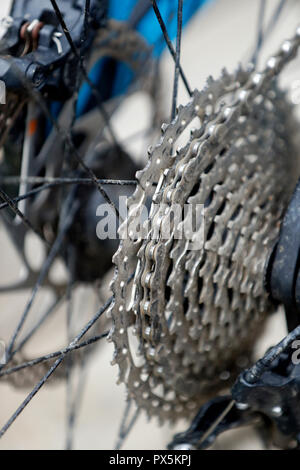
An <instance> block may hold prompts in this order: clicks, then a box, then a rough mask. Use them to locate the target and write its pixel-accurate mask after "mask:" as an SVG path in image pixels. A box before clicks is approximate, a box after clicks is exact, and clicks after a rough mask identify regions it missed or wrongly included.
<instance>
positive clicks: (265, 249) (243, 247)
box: [109, 29, 300, 422]
mask: <svg viewBox="0 0 300 470" xmlns="http://www.w3.org/2000/svg"><path fill="white" fill-rule="evenodd" d="M299 43H300V29H298V30H297V33H296V35H295V36H294V38H293V39H292V40H291V41H286V42H285V43H284V44H283V46H282V48H281V50H280V52H279V53H278V54H277V55H276V56H274V57H272V58H271V59H270V60H269V61H268V63H267V67H266V69H265V70H264V72H263V73H257V72H255V71H251V70H249V71H244V70H242V69H241V68H240V69H239V70H238V71H237V72H236V73H235V74H232V75H231V74H229V73H228V72H227V71H226V70H224V71H223V73H222V76H221V78H220V79H219V80H213V79H212V78H211V77H210V78H209V79H208V81H207V84H206V86H205V88H204V89H203V90H202V91H200V92H199V91H197V90H196V91H195V92H194V94H193V98H192V101H191V102H190V103H189V104H188V105H187V106H185V107H182V106H181V107H179V109H178V114H177V116H176V118H175V120H174V121H173V122H171V123H170V124H164V125H163V126H162V133H163V135H162V138H161V141H160V142H159V144H158V145H157V146H156V147H155V148H154V149H150V150H149V160H148V163H147V165H146V167H145V169H144V170H142V171H140V172H138V173H137V180H138V185H137V189H136V191H135V193H134V194H133V196H132V197H131V198H129V200H128V217H127V219H126V220H125V222H124V223H123V224H122V225H121V227H120V229H119V235H120V238H121V241H120V245H119V249H118V251H117V252H116V254H115V255H114V258H113V261H114V263H115V265H116V269H115V277H114V279H113V282H112V285H111V287H112V291H113V294H114V303H113V305H112V307H111V308H110V311H109V315H111V317H112V320H113V326H112V329H111V332H110V340H111V341H112V342H113V343H114V348H115V351H114V359H113V363H114V364H118V367H119V382H124V383H125V384H126V386H127V390H128V394H129V396H130V397H132V398H134V399H135V401H136V403H137V406H138V407H140V408H143V409H144V410H145V411H146V412H147V414H148V416H149V417H152V416H157V417H158V418H159V420H160V421H161V422H163V421H165V420H170V421H175V420H176V419H178V418H181V417H189V416H191V415H193V414H194V412H195V409H196V408H197V407H198V406H199V405H201V404H202V403H203V401H205V400H207V399H208V398H209V397H210V396H211V395H212V394H213V393H215V392H216V390H218V389H220V388H224V387H225V386H226V381H224V378H228V377H230V378H233V377H235V376H236V374H237V372H236V370H237V368H238V364H239V357H240V356H243V355H247V354H248V352H249V350H251V347H252V346H253V343H254V341H255V339H256V337H257V335H258V334H259V332H260V331H261V329H262V325H263V321H264V320H265V318H266V317H267V315H268V314H269V313H271V312H272V311H274V310H275V308H276V307H275V306H274V305H273V304H272V303H271V302H270V300H269V299H268V296H267V294H266V292H265V291H264V288H263V284H264V266H265V263H266V260H267V258H268V256H269V253H270V250H271V247H272V246H273V244H274V241H275V239H276V237H277V234H278V231H279V226H280V221H281V219H282V215H283V212H284V209H285V207H286V205H287V203H288V200H289V197H290V194H291V191H292V190H293V188H294V185H295V183H296V180H297V175H298V174H299V168H298V166H299V165H298V161H297V160H298V151H297V145H296V142H295V137H296V132H297V123H296V121H295V120H294V117H293V109H292V107H291V105H290V104H289V103H288V101H287V99H286V96H285V94H284V93H283V92H282V91H280V89H279V88H278V86H277V83H276V76H277V75H278V74H279V72H280V71H281V70H282V68H283V67H284V65H285V64H286V63H288V62H289V61H290V60H291V59H292V58H293V57H294V56H295V54H296V52H297V49H298V47H299ZM226 103H227V104H226ZM195 121H198V126H197V128H196V130H194V131H193V132H192V133H191V136H190V137H189V138H188V139H186V140H187V141H186V143H185V145H184V146H182V147H181V148H177V149H176V147H178V140H179V138H183V132H184V131H185V130H186V129H187V127H188V126H189V125H191V123H193V125H194V124H195ZM175 150H177V151H175ZM147 201H152V202H151V210H150V215H149V216H148V218H147V219H146V221H144V223H143V224H142V223H141V222H140V220H141V219H140V218H141V214H142V210H143V206H144V205H145V204H147ZM174 203H176V204H179V205H180V207H181V208H182V210H183V207H184V204H187V205H188V206H191V207H192V208H195V207H196V204H198V203H202V204H204V206H205V209H204V221H202V224H204V225H201V224H200V225H198V226H197V229H198V234H199V237H200V235H201V233H202V232H201V230H203V231H204V240H203V247H202V248H200V249H199V250H196V251H195V250H190V249H189V245H188V244H187V240H186V239H181V240H180V239H176V237H175V229H177V228H178V227H176V226H175V225H174V224H173V226H172V224H171V229H172V230H171V236H170V238H169V239H166V240H165V239H163V236H162V235H163V230H164V229H165V227H166V226H167V224H168V223H169V221H170V211H171V208H172V204H174ZM184 221H185V216H184V217H183V221H182V223H181V224H182V225H183V224H184ZM139 225H141V226H142V228H143V230H144V232H145V233H146V236H144V237H142V236H141V235H140V234H139V233H137V232H134V233H132V232H133V229H134V228H136V227H138V226H139ZM140 228H141V227H140ZM131 233H132V235H131ZM132 276H133V280H131V281H130V279H132ZM250 359H251V358H250Z"/></svg>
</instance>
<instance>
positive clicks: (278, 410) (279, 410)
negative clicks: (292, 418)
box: [271, 406, 282, 417]
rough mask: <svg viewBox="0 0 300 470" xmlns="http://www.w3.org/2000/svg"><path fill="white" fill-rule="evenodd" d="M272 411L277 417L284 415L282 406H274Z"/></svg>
mask: <svg viewBox="0 0 300 470" xmlns="http://www.w3.org/2000/svg"><path fill="white" fill-rule="evenodd" d="M271 411H272V415H273V416H275V417H279V416H281V415H282V408H281V406H274V407H273V408H272V410H271Z"/></svg>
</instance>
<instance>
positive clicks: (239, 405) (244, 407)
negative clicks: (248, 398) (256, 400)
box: [235, 402, 249, 411]
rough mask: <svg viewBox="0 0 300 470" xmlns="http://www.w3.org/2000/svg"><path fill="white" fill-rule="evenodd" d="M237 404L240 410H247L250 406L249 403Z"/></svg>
mask: <svg viewBox="0 0 300 470" xmlns="http://www.w3.org/2000/svg"><path fill="white" fill-rule="evenodd" d="M235 406H236V407H237V409H238V410H240V411H245V410H247V409H248V408H249V405H248V403H239V402H238V403H236V404H235Z"/></svg>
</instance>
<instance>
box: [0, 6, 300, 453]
mask: <svg viewBox="0 0 300 470" xmlns="http://www.w3.org/2000/svg"><path fill="white" fill-rule="evenodd" d="M16 1H18V0H16ZM259 4H260V2H259V0H243V1H242V2H241V1H239V0H215V1H211V2H210V3H209V4H208V5H207V6H206V7H205V8H203V9H202V10H201V12H200V13H199V14H197V15H196V16H195V17H194V18H193V20H192V21H191V23H190V24H189V26H188V27H187V28H186V29H185V31H184V34H183V41H182V55H181V64H182V67H183V69H184V70H185V73H186V75H187V77H188V79H189V82H190V83H191V84H192V87H193V88H201V87H202V86H203V85H204V83H205V80H206V78H207V77H208V75H213V76H214V77H218V75H219V74H220V71H221V69H222V68H223V67H224V66H226V68H227V69H228V70H229V71H232V70H234V68H235V67H236V66H237V64H238V63H239V62H240V61H242V62H246V61H247V59H249V57H250V55H251V53H252V51H253V48H254V45H255V38H256V30H257V17H258V10H259ZM275 4H277V2H275V1H268V2H267V15H266V17H267V18H268V17H270V14H271V11H273V9H274V7H275ZM9 7H10V1H7V0H2V1H1V3H0V16H1V17H3V16H5V15H6V14H7V12H8V11H9ZM299 18H300V5H299V2H298V1H296V0H295V1H294V0H286V5H285V8H284V11H283V13H282V16H281V18H280V21H279V23H278V25H277V26H276V28H275V29H274V31H273V33H272V34H271V35H270V37H269V39H268V41H267V43H266V44H265V46H264V48H263V51H262V54H261V56H260V63H259V66H262V64H263V63H264V60H265V59H266V57H268V55H269V54H270V53H272V52H273V51H276V49H277V47H278V46H279V45H280V43H281V42H282V40H284V39H286V38H288V37H289V36H291V35H292V34H293V32H294V30H295V27H296V26H297V23H298V20H299ZM161 71H162V77H163V85H162V86H163V98H164V104H163V105H164V107H165V115H166V116H168V115H169V111H170V109H171V89H172V83H173V75H174V65H173V61H172V60H171V59H170V56H169V54H168V51H165V52H164V56H163V59H162V63H161ZM297 79H300V68H299V60H298V59H297V60H295V61H294V62H293V63H292V64H291V65H290V66H289V67H288V70H287V71H286V73H285V74H284V76H283V77H282V85H283V86H284V87H286V88H288V89H289V90H291V87H292V84H293V83H294V82H295V81H296V80H297ZM178 102H179V103H183V104H184V103H186V102H187V96H186V93H185V91H184V89H183V87H182V85H181V84H180V89H179V99H178ZM146 114H147V113H146V111H145V101H144V97H143V96H139V95H137V96H134V97H132V98H131V101H130V105H129V104H128V103H127V106H126V109H120V111H118V113H117V115H116V116H115V118H114V119H115V128H116V129H118V132H119V134H120V136H122V135H123V136H126V135H128V126H129V125H130V132H132V125H133V123H134V124H135V126H136V127H137V129H136V130H138V127H139V126H141V127H142V126H143V125H144V123H145V120H147V116H146ZM154 143H155V142H154ZM146 150H147V149H146V148H144V149H142V148H140V147H139V149H138V151H136V155H137V158H140V159H141V160H143V161H146V154H147V152H146ZM31 243H32V245H30V247H29V249H30V250H34V257H35V262H36V263H38V257H39V246H38V245H37V242H36V241H35V240H32V241H31ZM33 247H34V248H33ZM19 269H20V265H19V262H18V259H17V256H16V254H15V252H14V251H13V248H12V246H11V244H10V242H9V240H8V238H7V235H6V233H5V231H4V230H3V228H2V227H1V226H0V281H1V283H4V282H5V283H6V282H9V281H10V280H12V279H15V278H16V276H18V272H19ZM56 269H57V272H58V271H59V270H62V268H61V267H59V266H56ZM60 275H62V276H63V275H64V273H60ZM102 290H103V297H107V296H109V292H108V284H106V286H105V287H104V288H103V289H102ZM78 295H79V294H78ZM28 296H29V292H26V291H25V292H18V293H13V294H3V295H0V338H2V339H4V340H6V338H8V337H9V334H10V332H11V328H13V326H14V325H15V323H16V321H17V318H18V316H19V315H20V313H21V312H22V308H23V307H24V304H25V302H26V300H28ZM47 301H48V300H47V293H46V294H45V293H43V294H42V295H40V296H39V297H38V299H37V301H36V302H35V310H36V312H37V311H38V309H39V308H42V306H43V305H45V304H46V303H47ZM97 302H98V301H97V298H95V296H94V292H93V291H92V290H89V289H85V291H84V292H80V301H79V306H78V312H80V311H82V309H87V310H89V311H90V312H91V314H92V313H93V312H95V311H96V309H97V307H98V306H99V304H98V305H97ZM78 315H79V313H78ZM65 323H66V322H65V312H64V307H62V308H61V309H60V310H59V311H58V312H57V313H56V314H55V316H53V317H51V319H50V321H49V322H47V324H46V325H44V327H43V329H42V330H41V332H40V335H38V337H37V338H36V339H35V341H33V343H32V344H31V346H30V349H29V350H28V356H29V357H35V356H37V355H41V354H44V353H47V352H51V351H53V350H55V347H57V348H58V347H60V346H61V345H62V344H64V338H65V334H66V331H65ZM58 324H59V325H61V326H60V327H59V329H58V328H57V325H58ZM285 332H286V330H285V323H284V317H283V312H282V311H281V310H280V311H278V313H277V314H276V315H274V316H273V317H272V318H271V319H270V320H269V321H268V324H267V325H266V328H265V332H264V334H263V338H259V340H258V343H257V348H256V349H257V351H256V354H257V355H259V354H261V353H263V352H264V351H265V349H266V348H267V347H268V346H269V345H272V344H274V342H276V341H278V340H280V339H281V338H282V337H283V335H284V334H285ZM54 345H56V346H54ZM112 352H113V351H112V345H111V344H108V343H103V344H101V345H100V347H98V348H97V351H96V352H95V353H94V354H93V356H92V358H91V360H89V361H88V363H87V365H86V369H87V370H86V377H87V386H86V388H85V391H84V396H83V400H82V406H81V409H80V414H79V416H78V420H77V426H76V433H75V439H74V446H75V448H81V449H111V448H113V447H114V445H115V442H116V437H117V431H118V427H119V424H120V420H121V416H122V411H123V409H124V406H125V390H124V387H123V385H120V386H117V385H116V377H117V368H116V367H112V366H111V365H110V362H111V358H112ZM26 394H27V391H26V390H21V391H20V390H15V389H14V388H12V387H11V386H9V385H5V384H0V397H1V399H0V425H1V426H2V425H3V424H4V423H5V422H6V421H7V419H8V418H9V417H10V415H11V414H12V413H13V412H14V410H15V409H16V408H17V406H18V405H19V404H20V403H21V402H22V400H23V399H24V398H25V396H26ZM65 425H66V387H65V385H64V384H63V383H60V382H58V383H57V384H55V383H53V384H51V385H49V386H45V387H43V389H42V390H41V391H40V393H38V395H37V396H36V397H35V398H34V399H33V400H32V402H31V403H30V404H29V406H28V407H27V408H26V409H25V410H24V412H23V413H22V414H21V416H20V417H19V418H18V420H17V421H16V422H15V423H14V424H13V425H12V427H11V428H10V429H9V430H8V432H7V433H6V434H5V436H4V437H3V439H2V440H1V441H0V449H62V448H63V447H64V443H65ZM185 426H186V424H185V423H178V425H177V426H176V429H174V428H173V429H170V428H169V427H168V425H164V426H163V427H159V425H158V423H157V422H156V421H151V422H148V421H147V419H146V418H145V416H144V415H141V416H140V417H139V419H138V422H137V424H136V425H135V427H134V429H133V430H132V432H131V433H130V435H129V437H128V439H127V440H126V442H125V444H124V448H125V449H163V448H165V446H166V444H167V443H168V441H169V439H170V436H171V435H172V434H173V433H174V432H175V431H179V430H182V429H184V427H185ZM215 448H219V449H223V448H226V449H256V448H260V442H259V440H258V439H257V436H256V434H255V432H254V431H253V430H251V429H244V430H242V431H241V430H239V431H237V432H228V433H227V434H225V435H224V436H222V438H220V439H219V441H218V443H217V444H216V445H215Z"/></svg>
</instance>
